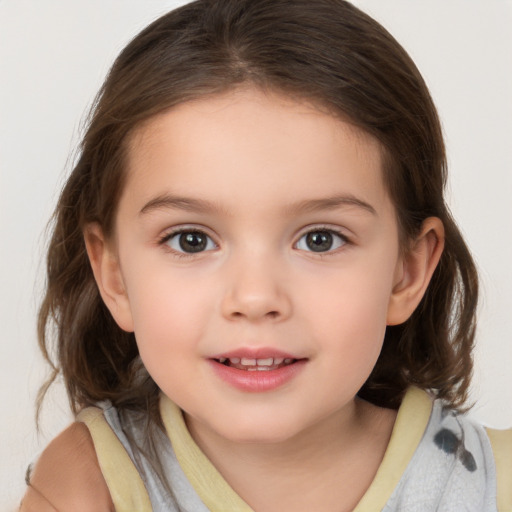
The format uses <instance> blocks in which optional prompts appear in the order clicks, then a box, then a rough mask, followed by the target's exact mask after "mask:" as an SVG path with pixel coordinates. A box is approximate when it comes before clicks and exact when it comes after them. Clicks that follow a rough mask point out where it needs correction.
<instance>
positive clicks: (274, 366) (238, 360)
mask: <svg viewBox="0 0 512 512" xmlns="http://www.w3.org/2000/svg"><path fill="white" fill-rule="evenodd" d="M215 361H217V362H218V363H220V364H223V365H224V366H229V367H230V368H236V369H237V370H244V371H248V372H262V371H263V372H265V371H270V370H278V369H279V368H283V367H285V366H289V365H291V364H293V363H296V362H297V361H298V359H292V358H284V357H267V358H265V359H251V358H246V357H220V358H219V359H215Z"/></svg>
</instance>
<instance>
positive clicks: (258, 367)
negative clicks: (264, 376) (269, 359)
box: [256, 366, 270, 372]
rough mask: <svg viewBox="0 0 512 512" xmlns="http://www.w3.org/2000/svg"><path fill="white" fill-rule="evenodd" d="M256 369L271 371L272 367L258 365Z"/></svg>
mask: <svg viewBox="0 0 512 512" xmlns="http://www.w3.org/2000/svg"><path fill="white" fill-rule="evenodd" d="M256 369H257V370H258V371H259V372H268V371H270V368H269V367H268V366H257V367H256Z"/></svg>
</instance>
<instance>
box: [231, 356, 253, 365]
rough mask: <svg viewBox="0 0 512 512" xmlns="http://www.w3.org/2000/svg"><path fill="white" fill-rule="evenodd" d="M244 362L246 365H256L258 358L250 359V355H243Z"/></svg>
mask: <svg viewBox="0 0 512 512" xmlns="http://www.w3.org/2000/svg"><path fill="white" fill-rule="evenodd" d="M231 361H233V360H231ZM241 362H242V364H243V365H244V366H254V365H255V364H256V359H249V358H248V357H242V361H241Z"/></svg>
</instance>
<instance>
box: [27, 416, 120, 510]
mask: <svg viewBox="0 0 512 512" xmlns="http://www.w3.org/2000/svg"><path fill="white" fill-rule="evenodd" d="M114 510H115V509H114V504H113V503H112V499H111V497H110V493H109V490H108V487H107V484H106V483H105V479H104V478H103V475H102V474H101V470H100V467H99V464H98V459H97V457H96V452H95V450H94V445H93V442H92V439H91V435H90V434H89V430H88V429H87V427H86V426H85V425H84V424H83V423H73V424H72V425H71V426H70V427H68V428H67V429H66V430H64V432H62V433H61V434H60V435H59V436H57V437H56V438H55V439H54V440H53V441H52V442H51V443H50V444H49V445H48V447H47V448H46V449H45V451H44V452H43V453H42V455H41V457H40V458H39V460H38V462H37V464H36V466H35V467H34V470H33V472H32V474H31V476H30V482H29V487H28V488H27V492H26V493H25V496H24V497H23V501H22V503H21V508H20V512H114Z"/></svg>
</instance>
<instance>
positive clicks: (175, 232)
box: [158, 227, 218, 258]
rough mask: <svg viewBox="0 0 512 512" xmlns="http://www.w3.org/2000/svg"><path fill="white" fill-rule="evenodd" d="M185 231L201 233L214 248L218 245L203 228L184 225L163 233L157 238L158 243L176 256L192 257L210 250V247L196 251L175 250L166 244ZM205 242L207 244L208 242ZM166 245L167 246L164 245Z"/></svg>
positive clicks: (185, 232)
mask: <svg viewBox="0 0 512 512" xmlns="http://www.w3.org/2000/svg"><path fill="white" fill-rule="evenodd" d="M187 233H193V234H198V235H203V236H204V237H206V238H207V239H208V241H209V242H210V243H213V245H214V246H215V248H217V247H218V245H217V244H216V243H215V241H214V240H213V238H212V237H211V236H210V235H208V233H206V232H205V231H204V230H202V229H199V228H194V227H186V228H177V229H175V230H173V231H170V232H168V233H165V234H164V235H163V236H162V237H161V238H160V239H159V240H158V245H161V246H163V247H164V249H165V250H167V251H169V252H171V253H172V254H173V255H174V256H176V257H177V258H193V257H195V256H198V255H200V254H203V253H205V252H209V251H211V250H212V249H207V250H202V251H197V252H186V251H179V250H176V249H173V248H172V247H170V246H169V245H168V242H169V241H170V240H172V239H173V238H174V237H178V236H180V235H185V234H187ZM208 241H207V242H206V243H207V244H208V243H209V242H208ZM166 246H167V247H166Z"/></svg>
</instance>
